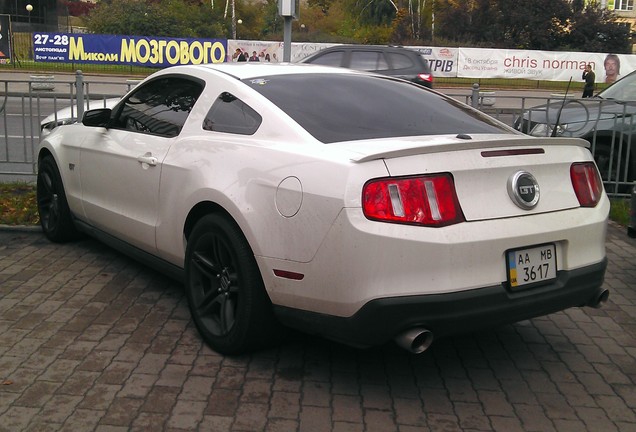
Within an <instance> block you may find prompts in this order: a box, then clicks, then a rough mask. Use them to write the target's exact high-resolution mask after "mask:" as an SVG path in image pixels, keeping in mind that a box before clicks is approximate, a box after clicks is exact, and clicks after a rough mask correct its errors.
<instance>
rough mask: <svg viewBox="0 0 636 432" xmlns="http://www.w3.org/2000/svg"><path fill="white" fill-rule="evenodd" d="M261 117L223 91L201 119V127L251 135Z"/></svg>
mask: <svg viewBox="0 0 636 432" xmlns="http://www.w3.org/2000/svg"><path fill="white" fill-rule="evenodd" d="M262 121H263V118H262V117H261V116H260V114H259V113H257V112H256V111H254V110H253V109H252V108H250V107H249V106H248V105H247V104H245V103H244V102H243V101H241V100H240V99H237V98H236V97H235V96H234V95H232V94H230V93H228V92H223V93H221V95H220V96H219V97H218V98H217V99H216V101H215V102H214V103H213V104H212V108H210V111H209V112H208V115H206V116H205V119H204V120H203V129H205V130H209V131H215V132H227V133H234V134H240V135H252V134H254V133H255V132H256V131H257V130H258V127H259V126H260V125H261V122H262Z"/></svg>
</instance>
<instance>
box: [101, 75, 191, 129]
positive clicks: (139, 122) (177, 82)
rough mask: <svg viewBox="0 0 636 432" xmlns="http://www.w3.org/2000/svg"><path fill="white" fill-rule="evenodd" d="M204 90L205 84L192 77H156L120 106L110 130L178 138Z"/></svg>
mask: <svg viewBox="0 0 636 432" xmlns="http://www.w3.org/2000/svg"><path fill="white" fill-rule="evenodd" d="M155 87H156V88H155ZM203 88H204V82H203V81H201V80H199V79H196V78H192V77H186V76H183V75H163V76H160V77H157V78H155V79H153V80H152V81H149V82H146V83H144V84H142V86H141V87H139V88H137V89H135V91H134V92H133V93H131V95H130V96H128V98H126V99H125V100H123V101H122V103H120V104H119V105H118V107H117V111H116V112H113V115H112V118H111V128H113V129H119V130H127V131H130V132H135V133H142V134H148V135H153V136H160V137H166V138H173V137H175V136H178V135H179V134H180V133H181V130H182V129H183V125H184V124H185V122H186V120H187V118H188V116H189V114H190V112H191V111H192V108H193V107H194V105H195V103H196V101H197V100H198V98H199V96H200V95H201V93H202V92H203ZM144 92H145V93H146V94H144Z"/></svg>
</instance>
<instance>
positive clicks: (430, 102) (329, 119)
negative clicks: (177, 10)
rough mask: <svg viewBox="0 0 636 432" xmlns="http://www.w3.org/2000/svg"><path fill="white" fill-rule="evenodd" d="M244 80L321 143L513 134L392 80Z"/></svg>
mask: <svg viewBox="0 0 636 432" xmlns="http://www.w3.org/2000/svg"><path fill="white" fill-rule="evenodd" d="M246 81H247V84H248V85H250V86H251V87H252V88H254V89H255V90H256V91H258V92H259V93H261V94H262V95H264V96H265V97H267V98H268V99H269V100H271V101H272V102H273V103H274V104H276V105H277V106H278V107H280V108H281V109H282V110H283V111H285V112H286V113H287V114H288V115H289V116H290V117H292V118H293V119H294V120H295V121H296V122H297V123H299V124H300V125H301V126H302V127H303V128H305V129H306V130H307V131H308V132H309V133H310V134H312V135H313V136H314V137H315V138H316V139H318V140H319V141H322V142H324V143H333V142H340V141H355V140H363V139H374V138H389V137H404V136H418V135H443V134H480V133H514V132H511V130H510V129H508V128H506V127H505V126H504V125H502V124H501V123H499V122H497V121H496V120H494V119H493V118H491V117H489V116H487V115H485V114H482V113H480V112H479V111H476V110H472V109H469V108H466V107H465V106H463V105H462V104H460V103H459V102H457V101H455V100H454V99H451V98H448V97H446V96H443V95H440V94H438V93H434V92H431V91H428V90H426V89H424V88H422V87H421V86H418V85H416V84H411V83H408V82H406V81H400V80H394V79H391V78H384V77H374V76H363V75H344V74H343V75H339V74H303V75H277V76H267V77H261V78H258V79H250V80H246Z"/></svg>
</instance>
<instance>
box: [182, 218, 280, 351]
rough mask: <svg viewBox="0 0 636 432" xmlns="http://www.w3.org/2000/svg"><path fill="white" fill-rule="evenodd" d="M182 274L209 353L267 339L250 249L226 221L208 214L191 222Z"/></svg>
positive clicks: (268, 319)
mask: <svg viewBox="0 0 636 432" xmlns="http://www.w3.org/2000/svg"><path fill="white" fill-rule="evenodd" d="M185 271H186V291H187V292H186V294H187V297H188V303H189V306H190V311H191V313H192V317H193V319H194V322H195V324H196V326H197V328H198V329H199V332H200V333H201V335H202V337H203V339H204V340H205V341H206V342H207V343H208V344H209V345H210V346H211V347H212V349H214V350H215V351H218V352H220V353H222V354H239V353H243V352H246V351H252V350H255V349H257V348H260V347H262V346H265V345H267V344H269V343H270V342H271V341H272V338H273V336H274V335H273V333H274V326H275V319H274V317H273V313H272V307H271V302H270V300H269V297H268V296H267V294H266V292H265V288H264V286H263V281H262V278H261V275H260V271H259V269H258V265H257V264H256V260H255V258H254V255H253V253H252V250H251V248H250V247H249V244H248V243H247V240H245V237H244V236H243V234H242V232H241V231H240V229H239V228H238V227H237V226H236V225H235V224H234V223H233V222H232V221H230V220H229V219H228V218H226V217H224V216H221V215H218V214H210V215H207V216H205V217H203V218H202V219H201V220H200V221H199V222H197V224H196V225H195V227H194V229H193V230H192V233H191V235H190V237H189V239H188V245H187V249H186V262H185Z"/></svg>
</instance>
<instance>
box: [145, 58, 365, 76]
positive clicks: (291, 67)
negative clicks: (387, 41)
mask: <svg viewBox="0 0 636 432" xmlns="http://www.w3.org/2000/svg"><path fill="white" fill-rule="evenodd" d="M194 71H197V72H199V73H204V74H206V73H210V72H220V73H224V74H227V75H230V76H233V77H235V78H237V79H240V80H246V79H250V78H258V77H262V76H274V75H289V74H341V75H342V74H348V75H360V74H364V75H374V74H370V73H366V72H361V71H355V70H350V69H343V68H338V67H331V66H322V65H312V64H304V63H265V62H262V63H261V62H253V63H209V64H204V65H195V66H193V65H184V66H173V67H170V68H167V69H163V70H162V71H161V72H163V73H168V74H170V73H183V74H188V73H190V72H194ZM159 74H160V73H157V74H155V75H159Z"/></svg>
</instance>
